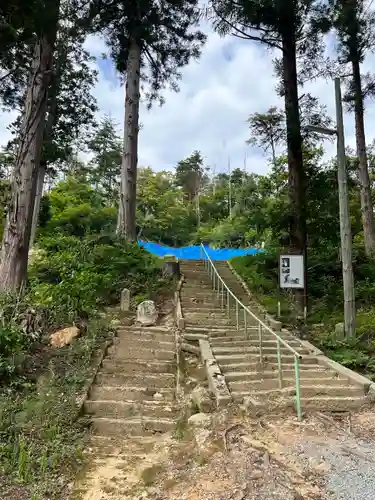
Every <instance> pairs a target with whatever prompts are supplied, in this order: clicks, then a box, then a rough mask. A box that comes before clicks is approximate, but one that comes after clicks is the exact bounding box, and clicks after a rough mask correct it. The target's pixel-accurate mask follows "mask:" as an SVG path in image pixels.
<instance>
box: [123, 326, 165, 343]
mask: <svg viewBox="0 0 375 500" xmlns="http://www.w3.org/2000/svg"><path fill="white" fill-rule="evenodd" d="M117 337H118V338H120V339H122V338H126V339H137V338H141V339H143V340H157V341H159V340H160V341H161V342H174V341H175V335H174V333H171V332H167V331H155V330H149V329H146V328H143V329H141V328H131V329H126V328H119V329H118V330H117Z"/></svg>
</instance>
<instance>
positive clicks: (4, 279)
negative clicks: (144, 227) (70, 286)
mask: <svg viewBox="0 0 375 500" xmlns="http://www.w3.org/2000/svg"><path fill="white" fill-rule="evenodd" d="M57 12H58V9H57ZM56 29H57V17H56V23H55V26H54V29H51V27H49V31H48V32H46V33H44V34H43V35H42V36H41V38H40V39H39V40H38V42H37V43H36V46H35V50H34V55H33V61H32V66H31V73H30V79H29V83H28V88H27V93H26V99H25V109H24V118H23V123H22V127H21V131H20V142H19V147H18V151H17V157H16V163H15V166H14V171H13V175H12V198H11V202H10V207H9V211H8V215H7V220H6V225H5V229H4V235H3V242H2V248H1V254H0V291H16V290H18V289H20V288H21V287H22V285H23V283H24V282H25V281H26V277H27V261H28V255H29V241H30V232H31V223H32V218H33V209H34V200H35V193H36V184H37V177H38V169H39V162H40V155H41V148H42V142H43V131H44V120H45V115H46V107H47V90H48V85H49V80H50V74H51V70H52V59H53V46H54V41H55V37H56Z"/></svg>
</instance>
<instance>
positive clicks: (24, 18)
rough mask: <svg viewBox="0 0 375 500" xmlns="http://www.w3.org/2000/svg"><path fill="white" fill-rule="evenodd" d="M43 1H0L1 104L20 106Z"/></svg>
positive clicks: (9, 107) (12, 107)
mask: <svg viewBox="0 0 375 500" xmlns="http://www.w3.org/2000/svg"><path fill="white" fill-rule="evenodd" d="M42 5H43V0H2V1H1V3H0V103H1V105H2V106H4V107H7V108H8V109H14V107H16V106H18V107H19V99H18V100H17V99H16V98H19V90H20V87H22V90H24V86H25V83H26V80H27V73H26V75H25V67H30V58H31V57H32V54H33V47H34V45H35V41H36V37H35V21H36V15H37V13H38V12H40V10H41V8H42Z"/></svg>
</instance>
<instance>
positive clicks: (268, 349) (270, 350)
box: [212, 343, 309, 358]
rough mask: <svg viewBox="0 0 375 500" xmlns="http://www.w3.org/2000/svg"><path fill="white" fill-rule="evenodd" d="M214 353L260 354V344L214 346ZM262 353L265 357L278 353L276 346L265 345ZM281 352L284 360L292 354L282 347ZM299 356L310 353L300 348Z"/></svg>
mask: <svg viewBox="0 0 375 500" xmlns="http://www.w3.org/2000/svg"><path fill="white" fill-rule="evenodd" d="M212 351H213V353H214V355H215V356H216V355H219V356H220V355H222V354H237V353H258V354H259V351H260V349H259V344H258V345H256V344H254V345H249V344H248V343H247V344H246V343H244V344H242V345H239V346H237V345H235V346H233V347H232V344H228V346H226V345H224V346H223V345H221V346H220V347H218V346H213V347H212ZM262 352H263V355H264V356H268V355H274V354H276V353H277V347H276V346H275V345H269V344H267V345H264V344H262ZM280 352H281V353H282V358H284V356H288V355H289V353H290V352H291V351H290V350H289V349H288V348H287V347H284V346H282V347H280ZM297 352H298V354H300V355H301V356H303V355H308V353H309V351H308V350H307V349H306V348H301V347H300V348H298V350H297Z"/></svg>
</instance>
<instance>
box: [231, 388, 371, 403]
mask: <svg viewBox="0 0 375 500" xmlns="http://www.w3.org/2000/svg"><path fill="white" fill-rule="evenodd" d="M231 394H232V397H233V400H234V401H235V402H238V403H241V402H243V400H244V398H245V397H247V396H253V397H255V398H256V399H260V400H261V399H262V398H275V397H279V396H286V397H288V396H295V388H294V386H292V387H290V388H289V387H288V388H286V389H282V390H280V389H269V390H267V389H265V390H262V389H255V390H249V391H231ZM318 396H329V397H331V398H336V397H350V398H352V397H356V398H360V397H362V396H364V393H363V390H361V389H358V387H351V386H347V387H336V386H327V385H325V386H321V387H320V386H318V385H305V384H302V383H301V398H302V397H303V398H315V397H318Z"/></svg>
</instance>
